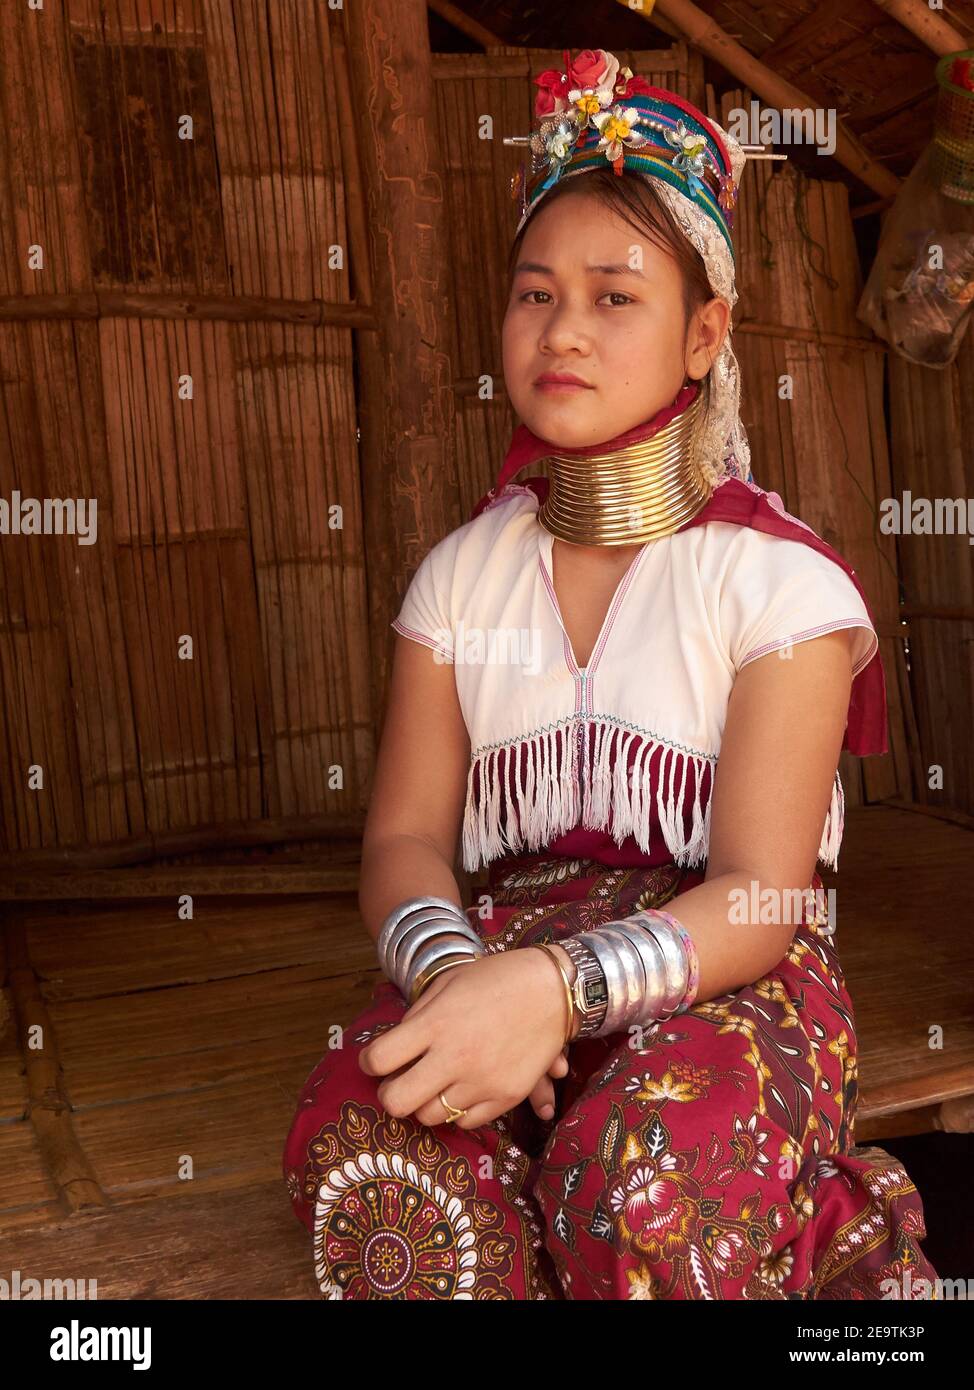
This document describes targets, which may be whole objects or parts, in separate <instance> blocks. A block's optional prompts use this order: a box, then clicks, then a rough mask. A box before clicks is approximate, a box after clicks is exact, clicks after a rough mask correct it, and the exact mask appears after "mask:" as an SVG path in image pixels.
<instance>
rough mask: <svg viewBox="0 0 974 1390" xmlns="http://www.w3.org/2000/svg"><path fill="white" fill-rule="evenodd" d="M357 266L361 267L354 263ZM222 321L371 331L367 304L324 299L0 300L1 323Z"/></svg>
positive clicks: (135, 295) (134, 295) (122, 294)
mask: <svg viewBox="0 0 974 1390" xmlns="http://www.w3.org/2000/svg"><path fill="white" fill-rule="evenodd" d="M358 264H359V266H361V265H362V262H361V261H359V262H358ZM106 318H112V319H180V320H182V321H183V322H189V321H196V322H200V321H201V320H210V321H212V320H217V319H222V320H224V321H226V322H228V323H297V324H304V325H306V326H309V327H312V328H315V327H319V326H322V327H323V326H327V327H329V328H358V329H373V330H374V329H376V328H377V327H378V323H377V321H376V316H375V311H374V309H373V308H372V305H371V304H366V303H354V304H342V303H338V302H336V301H334V300H328V299H273V298H268V297H266V296H264V295H256V294H229V295H226V294H194V295H186V294H143V293H142V292H141V291H139V290H135V291H133V292H131V293H129V292H128V291H126V290H96V291H94V292H92V293H87V292H85V291H84V290H77V291H73V292H68V293H66V294H5V295H0V323H18V322H29V321H31V320H34V319H53V320H55V321H57V322H60V320H61V319H106Z"/></svg>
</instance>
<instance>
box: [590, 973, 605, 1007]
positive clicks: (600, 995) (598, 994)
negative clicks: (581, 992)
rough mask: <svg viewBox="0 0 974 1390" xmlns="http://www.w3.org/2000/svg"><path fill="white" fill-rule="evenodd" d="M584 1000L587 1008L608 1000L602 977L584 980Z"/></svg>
mask: <svg viewBox="0 0 974 1390" xmlns="http://www.w3.org/2000/svg"><path fill="white" fill-rule="evenodd" d="M585 1002H586V1004H587V1005H588V1006H589V1008H592V1007H594V1006H596V1005H599V1004H607V1003H608V1002H609V992H608V990H607V989H606V985H605V980H604V979H599V980H588V981H586V984H585Z"/></svg>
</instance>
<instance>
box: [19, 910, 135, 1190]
mask: <svg viewBox="0 0 974 1390" xmlns="http://www.w3.org/2000/svg"><path fill="white" fill-rule="evenodd" d="M4 927H5V929H6V937H7V948H8V955H9V966H10V969H9V977H8V980H9V988H10V993H11V996H12V998H13V1005H14V1015H15V1018H16V1021H17V1043H18V1046H19V1047H20V1051H21V1054H22V1056H23V1059H24V1073H25V1075H26V1078H27V1096H28V1101H27V1116H28V1117H29V1119H30V1122H31V1125H32V1126H33V1129H34V1136H35V1138H36V1140H37V1147H38V1150H39V1152H40V1155H41V1160H42V1162H43V1164H44V1168H45V1170H46V1172H47V1174H48V1176H49V1177H50V1179H51V1182H52V1183H53V1185H54V1187H55V1189H56V1191H57V1195H58V1200H59V1201H60V1203H61V1206H62V1208H63V1210H64V1211H65V1212H67V1213H68V1214H70V1213H72V1212H76V1211H85V1210H87V1209H90V1208H92V1207H105V1206H110V1205H111V1203H110V1201H109V1198H108V1197H107V1196H106V1194H105V1193H104V1192H103V1191H102V1189H101V1187H100V1186H99V1183H98V1179H97V1177H96V1175H95V1172H94V1170H93V1168H92V1166H91V1164H90V1163H89V1162H88V1156H87V1154H86V1153H85V1151H84V1149H83V1148H82V1147H81V1144H80V1142H79V1141H78V1136H77V1134H76V1133H75V1130H74V1124H73V1123H72V1120H71V1102H70V1101H69V1100H68V1098H67V1096H66V1095H65V1093H64V1087H63V1073H62V1070H61V1061H60V1058H59V1056H58V1049H57V1039H56V1037H55V1032H54V1025H53V1023H52V1022H51V1016H50V1014H49V1013H48V1009H47V1004H46V1002H45V1000H44V996H43V994H42V993H41V990H40V987H39V985H38V983H37V976H36V975H35V973H34V970H33V967H32V966H31V963H30V955H29V953H28V948H27V930H26V927H25V925H24V923H23V922H20V921H17V920H7V921H6V922H4V919H3V917H2V916H0V929H3V928H4ZM37 1041H39V1042H40V1044H41V1045H40V1046H39V1047H38V1046H36V1045H35V1043H36V1042H37Z"/></svg>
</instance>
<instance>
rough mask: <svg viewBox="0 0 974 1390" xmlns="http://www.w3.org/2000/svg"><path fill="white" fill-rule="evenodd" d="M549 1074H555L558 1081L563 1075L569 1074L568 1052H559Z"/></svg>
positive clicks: (549, 1069)
mask: <svg viewBox="0 0 974 1390" xmlns="http://www.w3.org/2000/svg"><path fill="white" fill-rule="evenodd" d="M548 1075H549V1076H553V1077H554V1078H555V1080H556V1081H557V1080H559V1079H560V1078H561V1077H563V1076H567V1075H568V1055H567V1053H565V1052H559V1054H558V1056H557V1057H556V1058H555V1060H554V1061H553V1062H552V1064H551V1066H550V1067H549V1068H548Z"/></svg>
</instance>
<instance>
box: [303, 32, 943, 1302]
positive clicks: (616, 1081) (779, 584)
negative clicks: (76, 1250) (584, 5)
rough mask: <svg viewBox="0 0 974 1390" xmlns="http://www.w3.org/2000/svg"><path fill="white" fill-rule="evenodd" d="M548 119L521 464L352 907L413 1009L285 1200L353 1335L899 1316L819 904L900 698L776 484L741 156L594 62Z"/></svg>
mask: <svg viewBox="0 0 974 1390" xmlns="http://www.w3.org/2000/svg"><path fill="white" fill-rule="evenodd" d="M566 58H567V55H566ZM538 84H539V87H540V88H541V91H540V94H539V98H538V111H537V114H538V115H539V116H540V117H541V118H542V119H541V124H540V127H539V130H538V131H537V132H536V133H535V135H534V137H533V140H532V144H533V150H534V154H535V160H534V175H533V178H532V179H531V180H530V182H528V183H524V182H521V183H520V185H519V188H520V192H521V198H522V202H521V208H522V216H521V224H520V226H519V228H518V233H517V237H516V240H515V243H514V247H513V250H512V258H511V260H512V267H511V269H512V274H511V284H510V299H509V303H508V308H507V314H506V318H505V321H504V329H503V363H504V377H505V382H506V385H507V390H508V392H509V395H510V399H511V402H512V404H513V407H514V409H515V411H516V412H517V415H518V416H519V418H520V420H521V421H522V424H521V425H520V426H519V428H518V430H517V432H516V433H515V436H514V440H513V442H512V446H511V449H510V451H509V453H508V457H507V459H506V461H505V465H504V467H503V469H502V470H501V474H500V477H499V478H498V481H497V484H496V485H495V487H494V488H492V489H491V491H490V493H488V494H487V496H486V497H485V498H484V499H482V501H481V503H480V504H479V505H478V508H477V509H476V511H475V514H474V516H473V518H472V519H471V520H470V521H469V522H468V523H467V524H466V525H464V526H461V527H460V528H459V529H458V530H456V531H454V532H453V533H452V534H451V535H449V536H447V537H446V538H445V539H444V540H442V541H441V542H440V543H439V544H438V545H436V546H435V547H434V548H433V549H432V551H431V552H430V553H429V554H428V555H427V556H426V558H425V560H424V561H423V563H422V564H421V566H420V567H419V570H418V572H417V574H416V575H415V577H414V578H413V580H412V583H411V584H410V586H409V589H408V592H407V594H406V598H405V601H404V603H403V606H402V609H401V611H400V613H399V616H398V617H397V619H396V621H395V623H394V627H395V628H396V630H397V632H398V634H399V637H398V640H397V648H396V653H395V662H394V668H393V675H392V685H391V692H390V700H389V709H388V714H387V717H386V722H385V728H384V732H383V738H382V743H381V748H380V752H379V758H378V765H377V769H376V776H375V783H374V789H373V794H372V800H371V804H370V809H369V816H368V822H367V826H366V832H365V839H364V846H363V859H362V877H361V891H360V898H359V901H360V907H361V911H362V916H363V919H364V923H365V927H366V930H367V931H368V932H369V933H370V935H371V936H372V937H373V938H374V939H375V940H376V942H377V947H378V954H379V959H380V962H381V964H382V966H383V969H384V971H385V972H386V974H387V976H388V979H386V980H383V981H382V982H380V983H379V984H378V985H377V986H376V989H375V991H374V994H373V1001H372V1004H371V1006H370V1007H369V1008H368V1009H367V1010H366V1011H365V1012H364V1013H363V1014H362V1015H361V1016H360V1017H359V1018H358V1019H357V1020H356V1021H355V1022H354V1023H353V1024H352V1025H350V1027H349V1028H347V1029H346V1030H345V1032H344V1036H343V1040H342V1046H341V1047H340V1048H337V1049H336V1050H334V1051H330V1052H328V1053H327V1054H326V1056H325V1057H324V1058H323V1059H322V1061H321V1063H320V1064H319V1065H318V1066H317V1067H316V1068H315V1070H314V1071H313V1072H312V1074H311V1075H310V1076H309V1077H308V1079H307V1081H306V1083H305V1086H304V1088H303V1091H302V1093H301V1097H300V1102H299V1105H298V1109H297V1113H296V1115H295V1117H294V1121H293V1124H292V1126H291V1130H290V1133H289V1135H288V1139H287V1144H286V1149H285V1153H284V1175H285V1179H286V1181H287V1185H288V1190H289V1192H290V1195H291V1198H292V1201H293V1204H294V1209H295V1212H296V1214H297V1216H298V1217H299V1219H300V1220H301V1221H302V1222H304V1224H305V1225H306V1226H307V1227H308V1229H309V1231H311V1232H312V1233H313V1235H314V1257H315V1267H316V1272H317V1276H318V1280H319V1284H320V1287H321V1289H322V1292H323V1293H324V1294H325V1295H326V1296H329V1297H334V1298H343V1297H344V1298H395V1299H439V1298H442V1299H453V1298H461V1299H474V1298H516V1299H551V1298H554V1299H562V1298H594V1299H621V1298H654V1299H666V1298H700V1299H709V1298H747V1299H755V1298H758V1299H765V1298H769V1299H784V1298H850V1297H851V1298H869V1299H879V1298H882V1297H884V1296H900V1297H903V1296H904V1294H903V1292H902V1291H901V1290H900V1289H899V1284H900V1281H901V1280H902V1278H903V1275H904V1271H905V1267H906V1266H907V1265H910V1266H912V1270H911V1273H912V1277H913V1279H914V1280H917V1279H919V1277H920V1276H924V1277H926V1278H928V1279H931V1280H932V1279H933V1278H934V1277H935V1275H934V1272H933V1270H932V1268H931V1266H930V1265H929V1262H928V1261H927V1260H926V1258H925V1256H924V1255H923V1253H922V1252H921V1250H920V1247H919V1242H920V1240H921V1239H922V1238H923V1237H924V1235H925V1234H926V1232H925V1228H924V1223H923V1214H922V1208H921V1204H920V1199H919V1196H918V1194H917V1192H916V1189H915V1187H914V1186H913V1184H912V1183H911V1181H910V1179H909V1177H908V1176H907V1174H906V1173H905V1172H904V1170H903V1168H902V1167H901V1165H900V1164H899V1163H898V1162H896V1161H894V1160H893V1159H892V1158H891V1157H890V1156H889V1155H887V1154H885V1153H884V1152H883V1151H882V1150H880V1149H875V1148H873V1149H867V1150H855V1149H854V1148H853V1119H854V1112H855V1105H856V1093H857V1092H856V1037H855V1029H854V1021H853V1012H852V1004H851V1001H850V999H849V995H848V992H847V990H846V986H845V982H844V979H843V975H842V971H841V968H840V965H839V961H838V958H837V956H836V952H835V948H834V945H833V942H832V940H831V935H832V933H831V928H830V926H829V922H828V914H827V913H826V911H825V910H824V899H823V896H822V892H821V890H822V883H821V879H820V878H819V876H818V873H817V872H816V860H817V859H821V860H822V862H824V863H829V864H833V865H834V864H835V863H836V858H837V853H838V848H839V844H840V841H841V834H842V812H843V802H842V787H841V782H840V781H839V778H838V773H837V764H838V758H839V753H840V750H841V749H842V748H848V749H850V751H852V752H854V753H859V754H864V753H871V752H883V751H885V747H886V742H885V688H884V684H883V674H882V666H881V662H880V657H879V653H878V641H877V638H876V635H875V631H874V628H873V624H872V620H871V617H870V613H869V610H868V608H867V605H866V603H865V601H864V598H863V595H862V591H861V589H860V586H859V582H858V580H857V579H856V578H855V576H854V572H853V571H852V570H851V569H850V568H849V566H848V565H847V564H846V562H845V561H844V560H843V559H842V558H841V557H840V556H839V555H837V554H836V552H835V551H834V550H832V549H831V548H830V547H829V546H828V545H827V544H826V543H825V542H824V541H822V540H821V539H820V538H819V537H818V536H816V535H815V533H814V532H813V531H812V530H811V529H810V528H808V527H807V526H805V525H804V524H803V523H802V522H801V521H799V520H798V519H797V518H794V517H791V516H789V515H788V514H787V513H786V512H785V511H784V510H783V508H782V506H781V502H780V499H779V498H778V497H777V495H776V494H774V493H768V492H765V491H763V490H762V489H761V488H759V487H757V486H756V485H755V484H754V483H753V482H752V481H751V479H750V471H749V466H748V461H749V454H748V449H747V440H746V437H745V434H744V431H743V428H742V426H741V422H740V418H739V413H738V401H739V386H738V373H737V363H736V360H735V358H734V354H733V351H732V349H731V332H730V312H731V309H732V307H733V304H734V302H735V300H736V291H735V287H734V262H733V248H732V243H731V239H730V235H729V227H730V221H731V216H732V210H733V206H734V202H735V200H736V196H737V184H738V181H739V178H740V171H741V169H742V167H743V163H744V155H743V152H742V151H741V149H740V146H738V145H737V144H736V142H734V141H733V140H732V139H731V138H730V137H729V136H728V135H727V134H726V133H725V132H724V131H722V130H721V128H720V127H719V126H718V125H716V123H713V122H710V121H709V120H708V119H707V118H706V117H705V116H704V115H703V113H701V112H699V111H697V110H696V109H695V108H694V107H692V106H690V105H689V104H688V103H687V102H685V101H683V100H682V99H681V98H680V97H678V96H677V95H675V94H674V93H672V92H666V91H662V90H660V89H656V88H652V87H650V86H649V85H648V84H647V83H646V82H645V81H643V79H641V78H639V77H636V76H633V74H632V73H631V72H630V71H629V70H628V69H622V70H620V65H619V63H618V60H617V59H615V58H614V57H613V55H611V54H607V53H605V52H604V51H602V50H596V51H594V52H593V51H586V52H584V53H582V54H579V55H578V56H577V57H576V58H575V60H574V61H573V62H571V61H570V62H568V65H567V67H566V70H565V72H563V73H558V72H551V73H546V74H544V75H543V76H542V77H541V78H539V79H538ZM582 175H585V177H581V176H582ZM541 458H545V459H547V460H548V462H549V468H550V480H549V479H547V478H541V477H532V478H529V479H526V480H524V481H522V482H520V483H515V482H513V481H512V479H513V478H514V476H515V474H517V473H518V472H520V470H521V469H523V468H524V467H525V466H526V465H527V464H528V463H530V462H531V461H533V460H538V459H541ZM460 844H462V852H463V863H464V867H465V868H467V869H469V870H475V869H477V868H479V867H480V866H482V865H486V866H487V875H488V891H487V893H486V894H484V895H483V896H482V897H481V898H478V900H477V901H476V902H474V903H473V904H470V905H468V906H467V907H466V908H464V906H463V904H462V900H461V894H460V891H459V888H458V885H457V881H456V879H455V877H454V872H453V865H454V863H455V857H456V853H457V849H458V845H460ZM816 890H817V891H816ZM536 946H539V947H541V949H528V948H532V947H536ZM890 1281H893V1288H891V1287H890ZM914 1296H915V1292H914Z"/></svg>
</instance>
